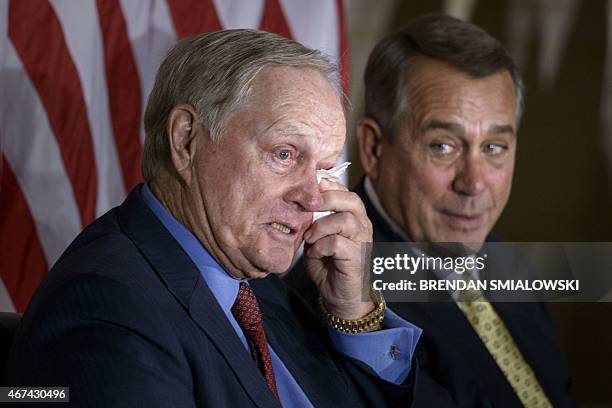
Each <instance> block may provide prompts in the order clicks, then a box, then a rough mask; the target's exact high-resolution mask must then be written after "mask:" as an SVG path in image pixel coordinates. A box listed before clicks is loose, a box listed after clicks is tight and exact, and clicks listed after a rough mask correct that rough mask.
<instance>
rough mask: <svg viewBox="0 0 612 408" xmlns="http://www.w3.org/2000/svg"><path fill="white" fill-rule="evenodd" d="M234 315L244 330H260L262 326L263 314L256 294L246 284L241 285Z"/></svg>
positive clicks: (233, 308)
mask: <svg viewBox="0 0 612 408" xmlns="http://www.w3.org/2000/svg"><path fill="white" fill-rule="evenodd" d="M232 314H233V315H234V318H235V319H236V321H237V322H238V324H239V325H240V327H241V328H242V330H258V329H259V327H261V326H262V321H261V312H260V311H259V304H258V303H257V298H256V297H255V293H253V290H252V289H251V287H250V286H249V285H248V284H246V283H244V282H241V283H240V288H239V289H238V296H236V301H235V302H234V305H233V306H232ZM262 329H263V327H262Z"/></svg>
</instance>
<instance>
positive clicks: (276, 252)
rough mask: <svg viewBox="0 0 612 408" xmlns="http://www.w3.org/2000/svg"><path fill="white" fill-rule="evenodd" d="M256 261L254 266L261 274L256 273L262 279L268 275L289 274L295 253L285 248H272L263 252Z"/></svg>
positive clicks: (260, 252)
mask: <svg viewBox="0 0 612 408" xmlns="http://www.w3.org/2000/svg"><path fill="white" fill-rule="evenodd" d="M258 255H259V256H257V257H256V258H255V259H254V262H253V264H254V265H255V266H256V267H257V269H259V271H260V272H258V273H256V274H257V275H258V276H257V277H260V278H263V277H265V276H267V275H268V274H271V273H272V274H276V275H277V274H281V273H284V272H287V270H288V269H289V267H290V266H291V262H292V261H293V255H294V251H292V250H289V249H285V248H272V249H268V250H262V251H259V253H258Z"/></svg>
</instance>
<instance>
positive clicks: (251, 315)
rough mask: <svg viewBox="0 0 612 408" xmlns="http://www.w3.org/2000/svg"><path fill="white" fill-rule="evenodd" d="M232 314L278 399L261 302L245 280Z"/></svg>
mask: <svg viewBox="0 0 612 408" xmlns="http://www.w3.org/2000/svg"><path fill="white" fill-rule="evenodd" d="M232 315H234V318H235V319H236V321H237V322H238V325H240V328H241V329H242V332H243V333H244V336H245V337H246V339H247V343H248V345H249V349H250V350H251V357H252V358H253V361H255V364H256V365H257V367H258V368H259V371H261V374H262V375H263V376H264V378H265V379H266V382H267V383H268V387H270V390H271V391H272V393H273V394H274V395H275V396H276V398H277V399H278V391H277V389H276V379H275V378H274V369H273V368H272V359H271V358H270V351H269V350H268V340H267V338H266V332H265V331H264V327H263V321H262V318H261V311H260V310H259V304H258V303H257V298H256V297H255V294H254V293H253V291H252V290H251V287H250V286H249V285H248V284H246V283H244V282H241V283H240V288H239V289H238V296H236V301H235V302H234V305H233V306H232Z"/></svg>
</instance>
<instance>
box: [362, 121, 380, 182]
mask: <svg viewBox="0 0 612 408" xmlns="http://www.w3.org/2000/svg"><path fill="white" fill-rule="evenodd" d="M357 145H358V146H359V157H360V159H361V165H362V166H363V171H364V172H365V174H366V176H368V178H370V180H372V181H376V179H377V178H378V171H379V166H380V156H381V153H382V147H383V137H382V130H381V129H380V126H379V125H378V123H377V122H376V121H375V120H374V119H372V118H368V117H364V118H362V119H361V120H360V121H359V123H358V124H357Z"/></svg>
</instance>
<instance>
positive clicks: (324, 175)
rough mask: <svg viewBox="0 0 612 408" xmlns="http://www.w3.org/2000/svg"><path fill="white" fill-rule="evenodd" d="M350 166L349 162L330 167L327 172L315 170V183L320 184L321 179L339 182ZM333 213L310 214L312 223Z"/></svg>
mask: <svg viewBox="0 0 612 408" xmlns="http://www.w3.org/2000/svg"><path fill="white" fill-rule="evenodd" d="M350 164H351V162H344V163H342V164H340V165H339V166H336V167H332V168H331V169H329V170H317V183H321V180H322V179H328V180H331V181H335V182H336V183H339V182H340V176H341V175H342V174H343V173H344V172H345V171H346V169H347V167H348V166H349V165H350ZM333 213H334V212H333V211H317V212H314V213H312V222H315V221H316V220H318V219H319V218H323V217H326V216H328V215H330V214H333Z"/></svg>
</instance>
